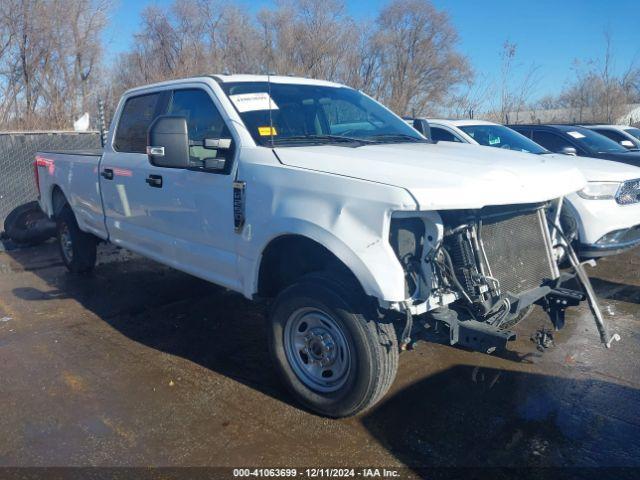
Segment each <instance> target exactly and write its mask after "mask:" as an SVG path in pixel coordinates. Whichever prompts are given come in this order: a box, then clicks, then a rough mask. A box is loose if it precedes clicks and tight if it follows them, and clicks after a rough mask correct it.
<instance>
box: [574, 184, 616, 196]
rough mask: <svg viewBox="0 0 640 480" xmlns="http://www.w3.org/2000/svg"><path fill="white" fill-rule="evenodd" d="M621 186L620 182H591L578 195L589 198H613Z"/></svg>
mask: <svg viewBox="0 0 640 480" xmlns="http://www.w3.org/2000/svg"><path fill="white" fill-rule="evenodd" d="M619 188H620V183H619V182H589V183H587V186H586V187H584V188H583V189H582V190H580V191H579V192H578V195H580V196H581V197H582V198H586V199H587V200H611V199H613V198H614V197H615V196H616V193H617V191H618V189H619Z"/></svg>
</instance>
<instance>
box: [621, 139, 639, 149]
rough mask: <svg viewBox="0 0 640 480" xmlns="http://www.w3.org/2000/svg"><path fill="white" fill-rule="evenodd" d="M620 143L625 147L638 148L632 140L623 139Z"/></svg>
mask: <svg viewBox="0 0 640 480" xmlns="http://www.w3.org/2000/svg"><path fill="white" fill-rule="evenodd" d="M620 145H622V146H623V147H624V148H636V146H635V145H634V143H633V142H632V141H631V140H621V141H620Z"/></svg>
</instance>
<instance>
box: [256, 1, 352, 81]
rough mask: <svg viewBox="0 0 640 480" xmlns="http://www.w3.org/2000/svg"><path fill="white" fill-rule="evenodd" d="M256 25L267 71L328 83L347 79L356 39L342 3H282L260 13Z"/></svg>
mask: <svg viewBox="0 0 640 480" xmlns="http://www.w3.org/2000/svg"><path fill="white" fill-rule="evenodd" d="M258 22H259V24H260V27H261V31H262V34H263V45H264V54H265V57H264V63H265V66H266V68H267V69H269V70H271V71H273V72H277V73H280V74H297V75H303V76H309V77H315V78H323V79H328V80H340V79H342V78H344V77H345V76H346V72H345V69H344V65H345V63H346V62H348V61H349V58H350V55H351V52H352V49H353V46H354V45H356V44H357V42H358V40H359V38H358V31H357V28H356V26H355V24H354V22H353V20H352V19H351V18H350V17H349V16H348V15H347V14H346V7H345V5H344V3H343V2H342V1H341V0H299V1H297V2H294V1H291V0H289V1H282V2H280V3H278V6H277V8H276V9H274V10H263V11H262V12H260V13H259V15H258Z"/></svg>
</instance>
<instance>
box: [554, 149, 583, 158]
mask: <svg viewBox="0 0 640 480" xmlns="http://www.w3.org/2000/svg"><path fill="white" fill-rule="evenodd" d="M558 153H561V154H563V155H573V156H574V157H575V156H576V155H578V151H577V150H576V149H575V148H574V147H562V148H561V149H560V151H559V152H558Z"/></svg>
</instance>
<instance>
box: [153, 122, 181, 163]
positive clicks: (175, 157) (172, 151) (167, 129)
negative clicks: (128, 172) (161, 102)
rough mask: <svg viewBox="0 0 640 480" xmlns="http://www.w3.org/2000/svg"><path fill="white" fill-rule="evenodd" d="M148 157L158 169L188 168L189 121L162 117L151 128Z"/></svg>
mask: <svg viewBox="0 0 640 480" xmlns="http://www.w3.org/2000/svg"><path fill="white" fill-rule="evenodd" d="M147 143H148V146H147V155H148V156H149V161H150V162H151V164H152V165H155V166H156V167H171V168H187V167H188V166H189V134H188V130H187V119H186V118H185V117H178V116H174V115H162V116H160V117H158V118H156V119H155V120H154V121H153V123H152V124H151V126H150V127H149V133H148V135H147Z"/></svg>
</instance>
